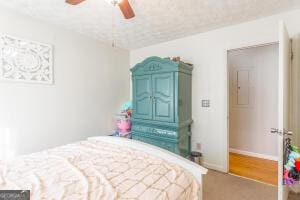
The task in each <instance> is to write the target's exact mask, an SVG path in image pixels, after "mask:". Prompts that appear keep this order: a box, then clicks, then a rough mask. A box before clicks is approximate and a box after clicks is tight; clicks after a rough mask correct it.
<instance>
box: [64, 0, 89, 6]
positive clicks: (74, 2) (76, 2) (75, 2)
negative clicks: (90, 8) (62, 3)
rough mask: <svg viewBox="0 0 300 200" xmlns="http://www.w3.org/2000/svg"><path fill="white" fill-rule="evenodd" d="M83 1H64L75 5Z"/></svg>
mask: <svg viewBox="0 0 300 200" xmlns="http://www.w3.org/2000/svg"><path fill="white" fill-rule="evenodd" d="M83 1H85V0H66V3H68V4H71V5H77V4H80V3H81V2H83Z"/></svg>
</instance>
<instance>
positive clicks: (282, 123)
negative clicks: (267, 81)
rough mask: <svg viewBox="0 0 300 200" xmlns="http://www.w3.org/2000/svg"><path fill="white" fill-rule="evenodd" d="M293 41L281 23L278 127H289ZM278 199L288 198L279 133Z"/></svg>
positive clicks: (281, 141) (281, 137)
mask: <svg viewBox="0 0 300 200" xmlns="http://www.w3.org/2000/svg"><path fill="white" fill-rule="evenodd" d="M290 69H291V42H290V37H289V35H288V32H287V30H286V27H285V24H284V23H283V22H280V24H279V77H278V78H279V79H278V129H279V130H282V131H283V132H284V130H288V129H289V110H290V109H289V100H290ZM278 149H279V153H278V200H287V198H288V188H287V187H286V186H283V175H282V174H283V136H282V135H278Z"/></svg>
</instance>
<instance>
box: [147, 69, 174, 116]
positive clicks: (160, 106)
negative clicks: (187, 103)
mask: <svg viewBox="0 0 300 200" xmlns="http://www.w3.org/2000/svg"><path fill="white" fill-rule="evenodd" d="M174 85H175V84H174V73H173V72H170V73H162V74H153V75H152V91H153V120H158V121H165V122H174V102H175V101H174V97H175V95H174Z"/></svg>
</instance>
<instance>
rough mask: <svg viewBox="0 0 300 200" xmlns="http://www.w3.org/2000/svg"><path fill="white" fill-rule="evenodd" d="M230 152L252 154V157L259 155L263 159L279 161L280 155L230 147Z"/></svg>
mask: <svg viewBox="0 0 300 200" xmlns="http://www.w3.org/2000/svg"><path fill="white" fill-rule="evenodd" d="M229 152H231V153H237V154H242V155H245V156H252V157H257V158H262V159H267V160H274V161H278V157H277V156H271V155H266V154H260V153H254V152H250V151H244V150H239V149H233V148H230V149H229Z"/></svg>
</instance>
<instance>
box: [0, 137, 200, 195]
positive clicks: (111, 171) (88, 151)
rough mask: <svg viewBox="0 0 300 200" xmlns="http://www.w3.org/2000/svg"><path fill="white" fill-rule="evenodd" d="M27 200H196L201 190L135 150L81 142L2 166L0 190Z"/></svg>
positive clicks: (190, 178) (173, 169)
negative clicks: (26, 192) (16, 192)
mask: <svg viewBox="0 0 300 200" xmlns="http://www.w3.org/2000/svg"><path fill="white" fill-rule="evenodd" d="M4 189H10V190H11V189H22V190H25V189H26V190H27V189H28V190H31V199H34V200H42V199H51V200H56V199H68V200H77V199H80V200H84V199H90V200H94V199H95V200H96V199H142V200H147V199H149V200H150V199H171V200H173V199H187V200H189V199H190V200H198V199H200V189H201V187H200V185H199V183H198V182H197V181H196V179H195V178H194V177H193V176H192V175H191V174H190V173H189V172H188V171H186V170H184V169H183V168H181V167H180V166H178V165H176V164H173V163H169V162H166V161H164V160H162V159H160V158H157V157H153V156H149V155H148V154H146V153H144V152H141V151H138V150H135V149H133V148H128V147H123V146H118V145H115V144H111V143H106V142H103V141H82V142H78V143H74V144H69V145H65V146H61V147H57V148H54V149H50V150H47V151H43V152H40V153H34V154H31V155H27V156H21V157H18V158H16V159H14V160H11V161H5V162H4V161H0V190H4Z"/></svg>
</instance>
